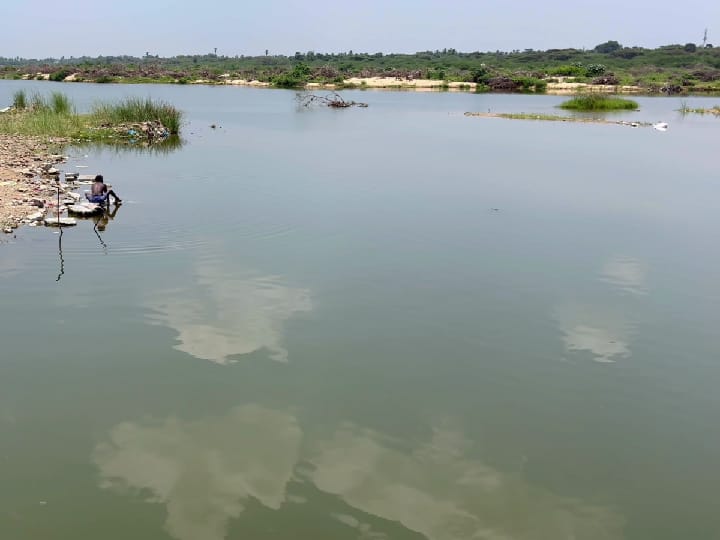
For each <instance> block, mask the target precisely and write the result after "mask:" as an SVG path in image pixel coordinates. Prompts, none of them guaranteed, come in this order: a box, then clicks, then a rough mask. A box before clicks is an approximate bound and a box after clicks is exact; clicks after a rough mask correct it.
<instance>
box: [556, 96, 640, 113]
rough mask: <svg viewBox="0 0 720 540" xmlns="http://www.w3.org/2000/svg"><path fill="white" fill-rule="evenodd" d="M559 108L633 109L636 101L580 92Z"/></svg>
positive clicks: (636, 105)
mask: <svg viewBox="0 0 720 540" xmlns="http://www.w3.org/2000/svg"><path fill="white" fill-rule="evenodd" d="M560 108H562V109H569V110H574V111H623V110H630V111H634V110H636V109H637V108H638V104H637V102H636V101H633V100H631V99H626V98H621V97H618V96H608V95H604V94H580V95H577V96H574V97H573V98H571V99H569V100H567V101H565V102H563V103H561V104H560Z"/></svg>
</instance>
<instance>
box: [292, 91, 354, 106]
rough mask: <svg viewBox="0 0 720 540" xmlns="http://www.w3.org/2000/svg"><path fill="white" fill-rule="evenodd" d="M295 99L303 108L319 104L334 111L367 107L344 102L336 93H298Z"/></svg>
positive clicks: (352, 102)
mask: <svg viewBox="0 0 720 540" xmlns="http://www.w3.org/2000/svg"><path fill="white" fill-rule="evenodd" d="M295 99H296V100H297V102H298V104H300V105H302V106H303V107H309V106H310V105H314V104H319V105H325V106H326V107H333V108H335V109H345V108H347V107H367V106H368V104H367V103H360V102H357V101H345V100H344V99H343V97H342V96H341V95H340V94H338V93H337V92H329V93H327V94H325V95H324V96H323V95H318V94H312V93H310V92H298V93H297V94H295Z"/></svg>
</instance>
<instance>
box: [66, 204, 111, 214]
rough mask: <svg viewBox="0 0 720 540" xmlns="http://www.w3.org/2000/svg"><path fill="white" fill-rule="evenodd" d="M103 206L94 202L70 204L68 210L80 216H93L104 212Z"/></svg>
mask: <svg viewBox="0 0 720 540" xmlns="http://www.w3.org/2000/svg"><path fill="white" fill-rule="evenodd" d="M102 211H103V209H102V206H100V205H99V204H93V203H82V204H73V205H72V206H68V212H69V213H71V214H77V215H79V216H93V215H95V214H100V213H102Z"/></svg>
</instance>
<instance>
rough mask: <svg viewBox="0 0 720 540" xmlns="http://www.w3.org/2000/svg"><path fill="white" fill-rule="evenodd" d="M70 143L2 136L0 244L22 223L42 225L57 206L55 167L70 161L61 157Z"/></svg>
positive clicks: (50, 139)
mask: <svg viewBox="0 0 720 540" xmlns="http://www.w3.org/2000/svg"><path fill="white" fill-rule="evenodd" d="M67 142H68V141H67V140H65V139H62V138H51V137H50V138H49V137H43V138H40V137H24V136H19V135H0V240H1V239H2V233H5V234H11V233H12V232H13V231H14V229H16V228H17V227H19V226H20V225H22V224H23V223H26V224H35V223H37V222H40V221H42V220H43V219H44V217H45V214H46V213H47V211H48V210H49V209H51V208H53V206H54V205H55V204H56V203H55V202H54V201H56V200H57V193H58V185H59V182H58V179H59V172H60V171H59V170H58V168H56V167H55V165H56V164H59V163H64V162H65V161H67V158H66V157H65V156H63V155H61V154H59V153H58V152H59V150H60V149H61V148H62V147H63V146H64V144H66V143H67ZM63 187H64V186H63Z"/></svg>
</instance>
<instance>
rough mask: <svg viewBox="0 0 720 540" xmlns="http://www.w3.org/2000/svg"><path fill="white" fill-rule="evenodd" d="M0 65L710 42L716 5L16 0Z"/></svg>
mask: <svg viewBox="0 0 720 540" xmlns="http://www.w3.org/2000/svg"><path fill="white" fill-rule="evenodd" d="M0 21H1V22H2V27H3V30H2V32H0V57H11V58H12V57H16V56H19V57H22V58H48V57H54V58H59V57H61V56H65V57H70V56H76V57H77V56H99V55H103V56H117V55H131V56H142V55H144V54H145V53H146V52H149V53H150V54H153V55H160V56H175V55H180V54H206V53H211V52H213V51H214V49H215V48H217V54H219V55H225V56H235V55H252V56H254V55H262V54H265V50H266V49H267V50H269V52H270V54H293V53H294V52H295V51H301V52H307V51H315V52H347V51H350V50H352V51H355V52H370V53H375V52H383V53H388V52H403V53H412V52H417V51H425V50H435V49H444V48H453V49H456V50H458V51H463V52H469V51H495V50H502V51H510V50H514V49H521V50H522V49H541V50H544V49H550V48H568V47H574V48H593V47H594V46H595V45H597V44H598V43H603V42H605V41H608V40H616V41H619V42H620V43H621V44H623V45H625V46H635V45H637V46H641V47H657V46H659V45H667V44H671V43H681V44H685V43H689V42H693V43H701V42H702V37H703V32H704V30H705V29H706V28H707V29H708V42H709V43H713V41H715V42H716V43H717V44H718V45H720V2H718V1H714V0H685V1H684V2H663V3H658V2H656V1H653V2H651V1H649V0H635V1H628V0H603V2H587V1H583V0H574V1H569V0H544V1H541V2H538V1H535V0H515V1H507V0H446V1H444V2H443V1H439V0H363V1H355V2H347V1H343V0H333V1H330V2H327V1H312V0H304V1H302V2H299V1H292V0H265V1H262V2H260V1H256V2H247V1H243V0H239V1H238V0H206V1H204V2H189V1H184V0H181V1H171V0H122V1H116V2H110V1H108V0H93V1H90V0H66V1H64V2H57V0H22V1H19V0H16V1H14V2H6V3H5V6H4V7H3V9H2V13H1V15H0Z"/></svg>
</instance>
